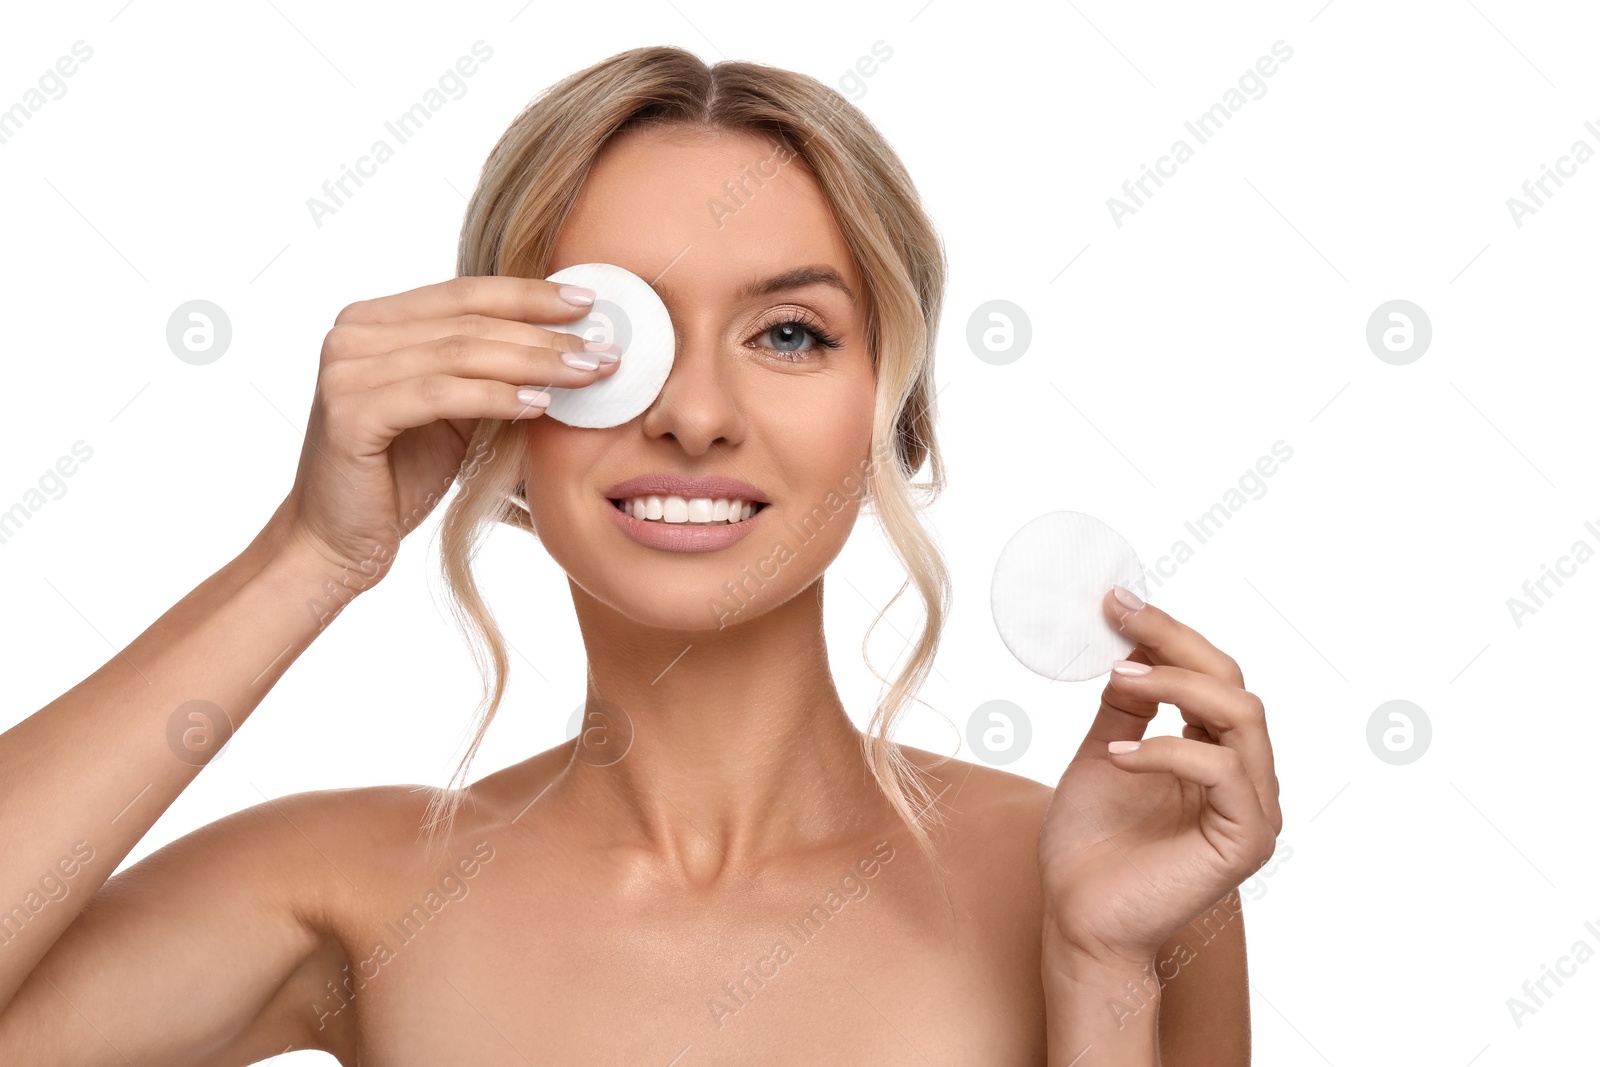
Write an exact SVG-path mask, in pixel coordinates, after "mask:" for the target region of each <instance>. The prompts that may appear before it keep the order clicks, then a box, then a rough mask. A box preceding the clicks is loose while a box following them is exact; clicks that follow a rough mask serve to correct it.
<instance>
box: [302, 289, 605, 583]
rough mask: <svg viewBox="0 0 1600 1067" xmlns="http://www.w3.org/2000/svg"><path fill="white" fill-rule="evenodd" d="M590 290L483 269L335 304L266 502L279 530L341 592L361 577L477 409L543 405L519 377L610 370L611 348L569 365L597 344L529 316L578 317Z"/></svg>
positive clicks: (381, 564) (462, 448)
mask: <svg viewBox="0 0 1600 1067" xmlns="http://www.w3.org/2000/svg"><path fill="white" fill-rule="evenodd" d="M564 295H566V296H575V297H578V298H580V299H581V298H583V297H584V296H585V295H587V296H588V302H586V303H577V302H569V301H568V300H566V299H564V298H563V296H564ZM592 300H593V291H592V290H588V289H582V288H580V287H576V286H566V285H559V284H557V283H555V282H550V281H545V280H544V279H541V278H512V277H498V276H494V277H460V278H452V279H450V280H448V281H444V282H438V283H436V284H433V285H425V286H422V287H420V288H417V289H411V290H408V291H406V292H403V293H397V294H395V295H393V296H385V297H380V298H377V299H373V300H361V301H357V302H356V303H354V304H351V305H350V306H348V307H346V308H345V309H344V310H343V311H341V312H340V313H339V316H338V318H336V319H335V320H334V324H333V329H331V330H329V331H328V335H327V337H326V338H325V339H324V341H323V343H322V357H321V365H320V368H319V370H318V373H317V388H316V395H315V397H314V398H313V400H312V404H311V416H310V419H309V420H308V423H307V427H306V434H305V446H304V448H303V449H302V450H301V453H300V466H299V469H298V471H297V473H296V474H295V482H294V486H293V487H292V488H291V489H290V491H289V495H288V497H287V498H286V499H285V500H284V503H283V506H282V507H280V508H279V510H278V513H277V514H276V515H274V516H273V522H274V523H279V524H286V530H284V531H280V532H283V533H285V534H286V536H287V538H288V539H289V541H290V543H293V544H295V545H296V547H297V548H300V549H310V550H311V551H312V552H313V553H314V555H315V558H316V562H317V563H318V565H319V566H320V565H326V566H327V567H328V569H329V573H330V574H333V575H338V576H340V580H341V581H342V582H344V583H345V584H346V585H349V586H350V587H351V590H350V595H351V596H354V595H355V594H356V593H358V592H361V591H363V590H365V589H368V588H370V587H371V586H372V585H373V584H375V583H376V582H377V581H378V580H379V579H381V578H382V577H383V576H384V575H385V574H387V573H388V571H389V568H390V567H391V566H392V565H393V563H394V558H395V553H396V551H398V549H399V545H400V540H401V539H402V538H403V537H404V536H405V535H406V534H407V533H409V532H410V531H411V530H412V529H414V528H415V527H416V526H417V525H418V524H419V523H420V522H421V521H422V520H423V519H424V518H426V517H427V515H428V513H429V512H430V511H432V510H433V508H434V506H435V505H437V504H438V502H439V501H440V500H441V499H442V498H443V497H444V494H445V493H446V492H447V491H448V490H449V488H450V484H451V482H452V481H453V479H454V478H455V475H456V472H457V470H458V469H459V468H460V467H461V464H462V461H463V460H464V459H465V457H466V452H467V447H468V445H469V443H470V442H471V440H472V435H473V432H474V430H475V429H476V427H477V423H478V420H479V419H485V418H491V419H518V418H534V417H537V416H539V415H541V414H543V413H544V410H545V405H546V404H548V403H549V400H548V397H549V394H548V393H541V396H542V397H543V399H537V398H536V399H534V400H533V401H532V402H529V401H527V400H524V399H519V398H518V390H519V388H520V387H522V386H528V385H532V386H536V387H540V388H541V389H542V387H544V386H547V385H553V386H558V387H561V388H573V387H576V386H581V385H587V384H589V383H590V382H593V381H595V380H596V379H597V378H599V377H601V376H602V375H605V374H610V373H614V371H615V368H616V366H617V363H616V362H611V363H604V362H602V363H600V366H599V367H598V369H595V370H583V369H580V368H576V367H572V366H569V365H568V364H567V363H566V362H565V361H564V357H568V356H573V358H577V359H580V360H581V359H585V358H586V359H588V360H589V361H590V362H595V361H596V360H597V359H598V357H599V355H600V354H601V353H599V352H595V351H586V350H585V342H584V339H583V338H582V337H581V336H578V335H576V334H569V333H562V332H560V331H556V330H548V329H544V328H541V327H538V326H535V325H532V324H533V323H535V322H565V321H571V320H574V319H577V318H580V317H581V316H582V315H584V314H585V313H586V312H587V310H588V303H591V302H592ZM602 347H609V348H610V349H611V351H612V352H613V353H615V352H616V349H615V346H602ZM574 354H575V355H574Z"/></svg>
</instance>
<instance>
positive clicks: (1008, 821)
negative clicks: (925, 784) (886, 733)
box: [899, 745, 1055, 836]
mask: <svg viewBox="0 0 1600 1067" xmlns="http://www.w3.org/2000/svg"><path fill="white" fill-rule="evenodd" d="M899 747H900V751H901V752H903V753H905V755H906V758H907V759H909V760H910V761H911V762H912V763H913V764H915V765H916V766H917V767H918V768H919V769H921V770H922V771H924V772H925V773H926V774H927V775H928V776H929V777H930V778H932V779H934V780H935V783H936V784H934V786H933V788H935V789H938V790H944V791H945V792H944V795H943V797H942V799H941V803H942V804H943V805H944V806H945V807H946V808H952V809H955V810H956V811H959V812H960V813H961V814H963V815H965V816H966V817H967V818H968V820H970V821H972V822H973V823H974V824H975V825H974V829H978V830H981V831H982V832H984V833H993V832H1005V831H1006V830H1008V829H1023V828H1025V829H1026V830H1027V832H1028V833H1030V834H1032V835H1035V836H1036V835H1037V834H1038V832H1039V827H1040V825H1041V824H1042V823H1043V822H1044V813H1045V809H1046V808H1048V807H1049V806H1050V798H1051V796H1053V795H1054V793H1055V790H1054V789H1053V788H1052V787H1050V786H1048V785H1045V784H1044V783H1043V782H1036V781H1034V780H1033V779H1032V778H1028V777H1025V776H1023V775H1020V774H1012V773H1011V772H1010V771H1003V770H1001V769H1000V768H998V767H987V766H984V765H982V764H978V763H971V762H968V761H967V760H963V759H957V758H955V757H954V756H941V755H939V754H938V753H936V752H929V751H927V750H925V749H920V748H912V747H910V746H909V745H901V746H899ZM980 824H981V825H980Z"/></svg>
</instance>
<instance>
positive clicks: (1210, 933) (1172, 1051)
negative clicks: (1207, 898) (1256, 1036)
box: [1155, 889, 1250, 1067]
mask: <svg viewBox="0 0 1600 1067" xmlns="http://www.w3.org/2000/svg"><path fill="white" fill-rule="evenodd" d="M1243 904H1244V898H1243V897H1242V896H1241V895H1240V893H1239V891H1238V890H1237V889H1235V890H1234V891H1233V892H1231V893H1229V894H1228V895H1227V896H1225V897H1223V898H1222V899H1221V900H1219V901H1217V902H1216V904H1214V905H1212V906H1211V907H1210V908H1208V909H1207V910H1206V911H1204V912H1202V913H1201V914H1200V915H1199V916H1198V917H1196V918H1195V920H1194V921H1193V922H1191V923H1190V924H1189V925H1188V926H1185V927H1184V928H1183V929H1182V930H1179V931H1178V932H1177V933H1176V934H1174V935H1173V936H1172V937H1171V938H1169V939H1168V940H1167V942H1166V944H1164V945H1162V946H1161V948H1160V950H1159V951H1158V952H1157V953H1156V956H1155V970H1156V976H1157V978H1158V979H1159V980H1160V981H1161V1018H1160V1031H1161V1062H1162V1063H1163V1064H1164V1065H1165V1067H1247V1065H1248V1064H1249V1063H1250V985H1249V980H1248V975H1247V974H1246V971H1245V951H1244V910H1243Z"/></svg>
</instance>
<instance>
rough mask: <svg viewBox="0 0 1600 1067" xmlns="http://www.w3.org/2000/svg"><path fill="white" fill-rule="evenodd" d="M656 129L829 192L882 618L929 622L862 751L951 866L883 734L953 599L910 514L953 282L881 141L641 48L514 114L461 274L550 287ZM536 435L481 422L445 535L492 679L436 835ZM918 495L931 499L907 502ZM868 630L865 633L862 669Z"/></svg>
mask: <svg viewBox="0 0 1600 1067" xmlns="http://www.w3.org/2000/svg"><path fill="white" fill-rule="evenodd" d="M646 126H689V127H692V128H700V129H712V130H728V131H737V132H746V133H752V134H755V135H757V136H760V137H763V138H765V139H767V140H768V141H769V142H771V143H772V144H773V146H774V148H780V149H787V150H788V151H790V152H792V153H794V156H795V158H796V159H797V160H799V161H800V162H802V163H803V165H804V166H805V167H806V168H807V169H808V170H809V171H810V173H811V174H812V176H813V177H814V178H815V180H816V181H817V183H818V184H819V185H820V186H821V189H822V191H823V194H824V195H825V197H826V198H827V200H828V202H829V203H830V204H831V206H832V209H833V212H834V215H835V217H836V219H837V221H838V225H839V228H840V230H841V231H842V233H843V235H844V238H845V240H846V242H847V243H848V245H849V247H850V249H851V252H852V253H853V255H854V256H855V259H856V263H857V266H858V269H859V271H860V273H861V276H862V277H863V278H864V279H865V288H866V300H865V306H866V309H867V323H866V337H867V345H868V349H869V351H870V352H871V353H872V360H873V368H874V373H875V375H876V379H877V395H876V403H875V407H874V412H873V427H872V455H873V461H872V463H871V465H870V466H869V468H868V472H867V486H868V496H869V504H870V506H871V507H872V508H874V509H875V510H876V512H877V514H878V515H879V517H880V519H881V521H882V523H883V526H884V529H885V531H886V532H887V535H888V539H889V541H890V544H891V545H892V547H893V549H894V551H895V554H896V555H897V556H898V557H899V559H900V561H901V563H902V564H903V565H904V566H905V569H906V572H907V574H908V576H909V577H908V579H907V582H906V583H902V585H901V586H900V589H899V590H898V591H897V592H896V593H895V595H894V597H893V598H892V599H891V600H890V602H889V605H887V606H886V607H885V608H884V612H886V611H887V610H888V607H891V606H893V604H894V602H895V601H896V600H898V599H899V598H900V595H901V594H902V593H904V592H905V590H906V585H907V584H910V583H912V582H914V583H915V584H916V587H917V592H918V593H919V594H920V595H921V597H922V600H923V603H924V606H925V612H926V618H925V622H924V625H923V628H922V631H921V633H920V634H919V635H918V637H917V641H916V646H915V648H914V649H912V651H911V654H910V656H909V657H908V659H907V662H906V664H905V667H904V669H903V670H901V672H900V674H899V675H898V676H897V677H896V678H895V680H894V682H893V684H892V685H891V686H890V689H889V692H888V693H887V695H886V696H885V697H884V698H883V699H882V700H881V701H880V702H879V704H878V705H877V707H876V708H875V710H874V712H873V715H872V720H871V723H870V729H869V731H867V732H865V733H863V735H862V744H863V754H864V756H865V759H866V762H867V765H868V766H869V767H870V768H871V770H872V774H873V777H874V778H875V779H876V781H877V783H878V785H879V787H880V789H881V790H882V792H883V794H884V796H885V797H886V798H887V799H888V801H889V802H890V804H891V805H892V806H893V808H894V809H895V811H896V812H897V813H898V814H899V816H900V818H901V819H902V821H903V822H904V823H905V825H906V827H907V828H908V830H909V831H910V832H911V834H912V835H913V837H914V838H915V839H916V842H917V844H918V846H919V848H920V849H921V851H922V852H923V854H924V855H925V856H927V857H928V859H929V860H930V861H931V862H932V863H933V864H934V868H935V870H936V871H939V870H941V868H940V865H939V864H938V861H937V859H936V857H935V852H934V848H933V843H932V839H931V837H930V834H929V832H928V828H929V826H931V825H934V824H937V823H939V822H941V821H942V816H941V813H939V812H938V810H937V809H936V807H935V802H936V801H937V799H938V798H937V796H936V795H935V794H933V793H932V791H931V790H930V789H929V788H928V786H927V785H926V783H925V782H924V781H923V779H922V772H920V771H919V770H918V769H917V768H916V766H915V765H913V764H912V763H911V761H910V760H909V759H908V758H907V757H906V756H905V754H904V753H903V752H901V751H900V749H899V747H898V746H896V745H894V744H892V743H891V742H890V741H889V735H890V733H891V732H892V730H893V728H894V725H895V723H896V721H897V720H898V718H899V716H900V713H901V712H902V710H903V709H904V708H905V706H906V704H907V703H908V701H910V700H911V699H913V698H914V697H915V693H916V692H917V690H919V689H920V688H921V686H922V684H923V682H924V680H925V679H926V677H927V674H928V671H929V670H930V669H931V667H932V665H933V657H934V653H935V650H936V649H937V646H938V642H939V635H940V633H941V631H942V629H943V626H944V620H945V617H946V615H947V613H948V611H949V603H950V582H949V576H948V572H947V570H946V568H945V564H944V560H943V558H942V557H941V555H940V553H939V550H938V547H937V545H936V544H935V543H934V541H933V539H932V538H931V537H930V536H929V534H928V532H927V531H926V530H925V529H924V528H923V527H922V525H921V523H920V522H919V521H918V519H917V515H916V512H917V511H918V509H919V508H920V507H923V506H925V505H926V504H927V503H929V502H931V500H932V499H933V497H935V496H937V494H938V493H939V491H940V490H941V489H942V488H943V486H944V464H943V461H942V460H941V458H940V455H939V450H938V447H937V444H936V442H935V439H934V432H933V424H934V396H935V390H934V385H933V344H934V339H935V337H936V334H937V329H938V323H939V313H940V307H941V303H942V300H943V293H944V280H945V259H944V251H943V248H942V245H941V243H940V241H939V237H938V234H937V233H936V232H935V230H934V228H933V226H932V224H931V223H930V221H929V219H928V218H927V216H926V215H925V214H924V212H923V210H922V206H921V202H920V199H919V198H918V196H917V192H916V189H915V188H914V186H913V185H912V182H911V178H910V176H909V175H908V174H907V173H906V171H905V168H904V167H903V166H902V165H901V163H900V161H899V159H898V158H897V157H896V156H895V154H894V152H893V151H892V150H891V149H890V147H889V145H888V144H887V142H885V141H884V139H883V137H882V136H881V135H880V134H879V133H878V131H877V130H876V129H874V128H873V126H872V125H871V123H870V122H868V121H867V119H866V117H865V116H864V115H862V113H861V112H860V111H859V110H857V109H856V107H855V106H854V105H852V104H851V103H850V102H849V101H847V100H846V99H845V98H844V97H843V96H841V95H840V94H839V93H837V92H835V91H834V90H833V89H831V88H829V87H828V86H826V85H824V84H822V83H821V82H819V81H817V80H816V79H814V78H811V77H808V76H806V75H802V74H796V73H793V72H791V71H787V70H782V69H778V68H774V67H768V66H763V65H760V64H755V63H745V62H732V61H726V62H720V63H717V64H716V65H715V66H711V67H707V66H706V65H705V63H703V62H702V61H701V60H700V59H699V58H698V57H696V56H695V55H694V54H693V53H691V52H688V51H685V50H683V49H681V48H672V47H647V48H635V49H632V50H630V51H626V52H621V53H619V54H617V55H614V56H612V57H611V58H609V59H606V60H603V61H602V62H599V63H596V64H594V65H593V66H591V67H589V68H588V69H586V70H582V71H579V72H577V73H575V74H572V75H570V76H568V77H567V78H564V79H563V80H561V81H559V82H557V83H556V84H555V85H553V86H551V87H550V88H549V89H548V90H546V91H545V92H544V93H542V94H540V96H539V97H538V98H537V99H535V100H534V101H533V102H532V103H531V104H529V105H528V106H527V107H526V108H525V109H524V110H523V111H522V113H521V114H520V115H518V116H517V118H516V120H515V121H514V122H512V124H511V126H510V127H509V128H508V129H507V130H506V131H505V133H504V134H503V135H502V136H501V138H500V140H499V142H498V143H497V144H496V145H495V146H494V149H493V151H492V152H490V154H489V158H488V160H487V161H486V162H485V164H484V167H483V172H482V175H481V177H480V179H479V182H478V186H477V189H476V190H475V191H474V192H473V196H472V200H471V202H470V204H469V205H468V207H467V214H466V220H465V222H464V223H463V225H462V230H461V243H460V247H459V249H458V253H457V258H456V273H457V274H458V275H508V276H516V277H535V278H542V277H545V276H546V274H547V273H548V270H547V268H548V264H549V260H550V256H551V252H552V249H553V248H554V246H555V243H556V238H557V235H558V234H559V233H560V231H561V227H562V225H563V223H564V221H565V220H566V217H567V214H568V212H569V211H570V210H571V207H572V205H573V203H574V201H575V200H576V199H577V196H578V193H579V190H580V188H581V187H582V185H583V181H584V179H585V177H586V176H587V174H588V172H589V169H590V167H591V166H592V165H593V163H594V160H595V158H596V157H597V156H598V155H599V154H600V152H601V150H602V149H603V148H604V147H605V146H606V145H607V143H608V142H609V141H610V140H611V139H612V138H613V137H615V136H616V135H618V134H619V133H621V132H623V131H624V130H629V129H634V128H639V127H646ZM526 430H527V423H525V422H521V421H516V420H500V419H484V420H482V421H481V422H480V423H479V425H478V428H477V432H476V433H475V434H474V436H473V440H472V441H471V442H470V446H469V450H468V451H469V458H468V459H467V460H466V461H465V462H464V463H463V465H462V468H461V470H460V472H458V474H457V477H456V484H457V485H458V486H459V487H460V489H461V492H460V493H459V494H458V495H457V496H456V497H455V498H454V499H453V500H452V501H451V502H450V504H449V506H448V507H447V508H446V510H445V513H444V518H443V521H442V525H441V540H440V560H441V564H442V568H443V572H444V579H445V583H446V588H447V591H448V600H449V603H450V605H451V609H452V612H453V614H454V615H455V617H456V619H457V621H458V622H459V623H460V624H461V626H462V628H463V631H464V632H465V633H466V635H467V638H468V643H469V645H470V646H471V648H472V654H473V658H474V660H475V662H476V663H477V665H478V668H479V671H480V673H483V675H484V701H485V704H486V706H485V705H480V708H483V714H482V717H481V718H480V720H479V721H478V724H477V728H476V732H475V734H474V736H473V738H472V742H471V745H470V746H469V747H468V749H467V752H466V755H465V756H464V757H463V758H462V760H461V763H460V765H459V766H458V767H457V768H456V772H455V774H454V776H452V778H451V780H450V783H449V785H448V786H446V788H445V789H444V790H442V791H440V792H439V793H437V794H435V796H434V799H433V801H432V802H431V803H430V804H429V807H428V815H427V823H428V826H429V828H430V830H431V829H432V828H433V827H434V826H436V825H438V824H440V823H441V822H442V823H444V824H447V825H448V824H449V823H451V822H452V821H453V819H454V816H455V813H456V810H457V808H458V807H459V805H460V802H461V800H462V794H461V791H460V790H459V788H458V785H459V783H461V782H464V781H465V776H466V771H467V767H468V765H469V764H470V763H471V761H472V758H473V756H474V755H475V754H476V753H477V750H478V745H479V743H480V742H481V741H482V740H483V736H484V733H485V731H486V730H487V729H488V726H489V722H490V720H492V719H493V718H494V714H495V711H496V710H497V709H498V708H499V706H500V701H501V698H502V696H503V695H504V693H505V686H506V675H507V668H508V661H507V656H506V646H505V642H504V640H503V639H502V638H501V635H500V632H499V630H498V628H497V627H496V626H495V623H494V620H493V617H492V614H491V612H490V611H489V609H488V607H487V606H486V605H485V603H484V600H483V597H482V595H481V594H480V592H479V589H478V586H477V583H476V581H475V580H474V578H473V573H472V568H471V560H472V558H473V556H474V555H475V553H476V551H477V548H478V546H479V544H480V543H481V542H482V540H483V538H484V537H486V536H487V534H488V533H489V532H490V531H491V530H493V528H494V527H495V525H496V524H498V523H502V522H505V523H510V524H512V525H515V526H519V527H521V528H523V529H525V530H528V531H530V532H532V526H531V524H530V523H529V521H528V516H527V514H526V512H525V511H524V510H523V509H522V508H520V507H518V506H517V505H516V503H515V502H514V501H513V500H512V499H511V497H512V495H513V494H515V493H520V491H521V485H520V482H521V479H522V464H523V461H524V457H525V456H526V448H525V447H524V446H525V444H526ZM484 457H487V458H484ZM879 457H885V458H887V459H888V460H889V462H883V463H880V462H878V460H879ZM924 461H926V462H927V463H928V464H929V468H930V477H929V481H928V482H926V483H923V484H921V485H913V484H912V483H911V482H910V480H909V479H910V478H911V476H912V475H914V474H915V473H916V472H917V471H918V470H919V469H920V468H921V467H922V464H923V462H924ZM913 489H917V490H922V491H925V492H926V493H927V494H928V495H927V498H926V499H925V500H922V501H920V502H918V501H915V500H913V497H912V490H913ZM884 612H880V613H879V614H878V617H877V619H874V620H873V624H872V626H873V627H876V625H877V622H878V620H879V619H882V617H883V614H884ZM871 635H872V627H869V628H868V630H867V634H866V636H865V637H863V639H862V656H863V658H866V644H867V639H868V638H870V637H871ZM869 667H870V661H869ZM874 673H875V674H876V671H875V670H874ZM878 678H879V680H880V681H885V682H887V681H888V680H887V679H885V678H883V676H882V675H878ZM941 880H942V879H941Z"/></svg>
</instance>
